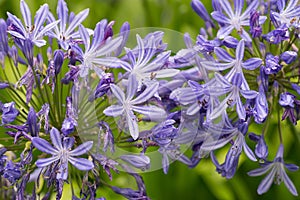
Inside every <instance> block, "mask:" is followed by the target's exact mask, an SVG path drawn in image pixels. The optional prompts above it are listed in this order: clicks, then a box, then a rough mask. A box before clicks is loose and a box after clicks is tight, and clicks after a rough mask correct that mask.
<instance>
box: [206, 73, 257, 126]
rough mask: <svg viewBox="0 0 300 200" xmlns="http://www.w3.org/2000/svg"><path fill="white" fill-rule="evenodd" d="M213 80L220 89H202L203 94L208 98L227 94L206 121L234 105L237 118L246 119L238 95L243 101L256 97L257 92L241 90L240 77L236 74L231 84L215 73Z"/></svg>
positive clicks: (212, 87)
mask: <svg viewBox="0 0 300 200" xmlns="http://www.w3.org/2000/svg"><path fill="white" fill-rule="evenodd" d="M215 78H216V80H217V82H219V84H220V85H221V87H217V86H211V87H209V88H206V89H204V91H205V93H207V95H209V96H216V97H218V96H221V95H223V94H226V93H228V95H227V97H226V98H224V100H223V101H222V102H221V103H220V104H219V105H217V106H215V107H214V108H213V110H212V112H211V113H209V114H208V116H207V118H208V120H212V119H216V118H217V117H219V116H220V115H222V113H223V112H224V111H225V110H226V109H227V108H228V107H232V106H234V105H236V112H237V114H238V117H239V118H240V119H242V120H245V119H246V110H245V107H244V106H243V103H242V101H241V97H240V94H241V95H242V96H243V97H244V98H245V99H254V98H256V96H257V94H258V93H257V92H256V91H254V90H243V89H241V85H242V75H241V73H236V74H235V75H234V76H233V78H232V84H231V83H229V82H228V81H227V80H226V79H225V78H224V77H223V76H221V75H220V74H218V73H216V74H215Z"/></svg>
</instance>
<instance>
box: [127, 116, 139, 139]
mask: <svg viewBox="0 0 300 200" xmlns="http://www.w3.org/2000/svg"><path fill="white" fill-rule="evenodd" d="M126 121H127V123H128V128H129V133H130V135H131V137H132V138H133V139H134V140H136V139H137V138H138V137H139V127H138V124H137V119H136V116H135V115H134V114H133V112H132V111H127V112H126Z"/></svg>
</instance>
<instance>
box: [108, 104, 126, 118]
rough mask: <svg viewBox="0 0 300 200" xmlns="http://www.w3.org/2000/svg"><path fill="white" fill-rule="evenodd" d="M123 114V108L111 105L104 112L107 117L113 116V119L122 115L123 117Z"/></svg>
mask: <svg viewBox="0 0 300 200" xmlns="http://www.w3.org/2000/svg"><path fill="white" fill-rule="evenodd" d="M123 112H124V109H123V107H122V106H119V105H111V106H109V107H107V108H106V109H105V110H104V111H103V113H104V114H105V115H107V116H111V117H117V116H120V115H122V113H123Z"/></svg>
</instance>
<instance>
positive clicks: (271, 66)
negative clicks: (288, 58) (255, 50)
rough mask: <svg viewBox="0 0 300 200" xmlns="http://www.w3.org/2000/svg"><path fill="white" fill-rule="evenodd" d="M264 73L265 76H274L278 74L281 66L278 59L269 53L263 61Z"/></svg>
mask: <svg viewBox="0 0 300 200" xmlns="http://www.w3.org/2000/svg"><path fill="white" fill-rule="evenodd" d="M265 64H266V66H265V68H264V70H265V73H266V74H268V75H269V74H276V73H278V72H279V71H280V70H281V68H282V66H281V65H280V64H279V57H278V56H273V55H272V54H271V53H268V54H267V56H266V60H265Z"/></svg>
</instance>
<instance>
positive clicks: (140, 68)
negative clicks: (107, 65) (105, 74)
mask: <svg viewBox="0 0 300 200" xmlns="http://www.w3.org/2000/svg"><path fill="white" fill-rule="evenodd" d="M161 37H162V36H161ZM136 39H137V43H138V46H137V48H135V49H133V50H131V49H126V55H127V59H128V61H129V62H128V63H123V64H122V65H121V66H122V67H123V68H124V69H125V70H126V71H127V72H129V73H130V74H133V75H134V76H135V77H136V80H137V81H138V90H140V89H141V87H142V85H143V84H144V85H146V86H147V85H149V84H152V82H153V81H154V80H156V78H167V77H173V76H175V75H176V74H177V73H178V72H179V70H177V69H168V68H163V66H164V65H165V64H166V62H167V61H168V58H169V56H170V53H171V52H170V51H167V52H162V53H160V54H158V55H156V54H157V52H158V51H160V49H158V47H157V46H156V43H157V41H158V38H155V33H152V34H149V35H148V38H147V40H146V38H145V39H144V40H142V38H141V37H140V36H139V35H136Z"/></svg>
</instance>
